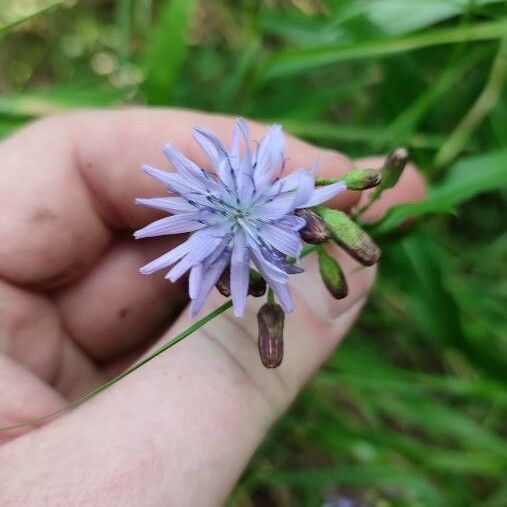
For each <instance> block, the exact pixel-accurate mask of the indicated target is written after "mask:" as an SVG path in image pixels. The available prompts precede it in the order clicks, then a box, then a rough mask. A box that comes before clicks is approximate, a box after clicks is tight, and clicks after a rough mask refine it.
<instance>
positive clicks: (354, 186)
mask: <svg viewBox="0 0 507 507" xmlns="http://www.w3.org/2000/svg"><path fill="white" fill-rule="evenodd" d="M380 180H381V175H380V171H378V170H376V169H353V170H352V171H349V172H348V173H346V174H345V175H344V176H343V181H344V182H345V183H346V184H347V188H348V189H349V190H368V189H369V188H373V187H376V186H377V185H378V184H379V183H380Z"/></svg>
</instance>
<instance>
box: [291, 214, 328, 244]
mask: <svg viewBox="0 0 507 507" xmlns="http://www.w3.org/2000/svg"><path fill="white" fill-rule="evenodd" d="M296 215H297V216H298V217H301V218H303V219H304V220H305V221H306V225H305V226H304V227H303V228H302V229H301V230H300V231H299V235H300V236H301V239H302V240H303V241H305V242H306V243H311V244H312V245H320V244H321V243H324V242H325V241H327V240H328V239H329V238H330V237H331V234H330V232H329V228H328V226H327V225H326V222H324V220H322V218H320V217H319V215H317V213H315V212H314V211H312V210H310V209H299V210H296Z"/></svg>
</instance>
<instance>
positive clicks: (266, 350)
mask: <svg viewBox="0 0 507 507" xmlns="http://www.w3.org/2000/svg"><path fill="white" fill-rule="evenodd" d="M284 319H285V314H284V313H283V310H282V307H281V306H280V305H277V304H276V303H266V304H265V305H264V306H262V307H261V309H260V310H259V313H258V314H257V323H258V325H259V336H258V345H259V354H260V356H261V361H262V364H263V365H264V366H265V367H266V368H276V367H277V366H280V364H281V363H282V359H283V324H284Z"/></svg>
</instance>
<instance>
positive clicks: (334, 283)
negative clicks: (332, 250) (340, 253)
mask: <svg viewBox="0 0 507 507" xmlns="http://www.w3.org/2000/svg"><path fill="white" fill-rule="evenodd" d="M319 269H320V276H321V277H322V281H323V282H324V284H325V286H326V287H327V289H328V290H329V292H330V293H331V295H332V296H333V297H334V298H335V299H343V298H344V297H346V296H347V294H348V292H349V289H348V287H347V280H345V276H344V274H343V271H342V268H341V267H340V265H339V264H338V262H336V260H335V259H333V257H331V256H330V255H329V254H328V253H327V252H326V251H325V250H324V249H323V248H321V249H320V250H319Z"/></svg>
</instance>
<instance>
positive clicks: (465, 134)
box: [435, 37, 507, 167]
mask: <svg viewBox="0 0 507 507" xmlns="http://www.w3.org/2000/svg"><path fill="white" fill-rule="evenodd" d="M506 78H507V37H506V38H504V39H503V40H502V42H501V44H500V49H499V50H498V53H497V55H496V57H495V60H494V62H493V65H492V67H491V71H490V74H489V79H488V82H487V83H486V86H485V87H484V89H483V90H482V92H481V94H480V95H479V97H478V98H477V100H476V101H475V103H474V104H473V105H472V107H471V108H470V110H469V111H468V113H467V114H466V115H465V116H464V117H463V119H462V120H461V121H460V122H459V123H458V125H457V126H456V128H455V129H454V131H453V132H452V133H451V135H450V136H449V138H448V139H447V141H446V143H445V144H444V145H443V146H442V147H441V148H440V150H439V152H438V153H437V155H436V156H435V165H437V166H439V167H441V166H444V165H446V164H448V163H449V162H451V161H452V160H453V159H455V158H456V157H457V156H458V155H459V154H460V153H461V151H462V150H463V148H464V147H465V145H466V143H467V141H468V139H469V138H470V136H471V135H472V133H473V131H474V130H475V129H476V128H477V127H478V126H479V125H480V124H481V122H482V121H483V120H484V118H485V117H486V116H487V115H488V113H489V112H490V111H491V109H492V108H493V107H494V106H495V104H496V103H497V101H498V98H499V96H500V94H501V92H502V89H503V85H504V83H505V80H506Z"/></svg>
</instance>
